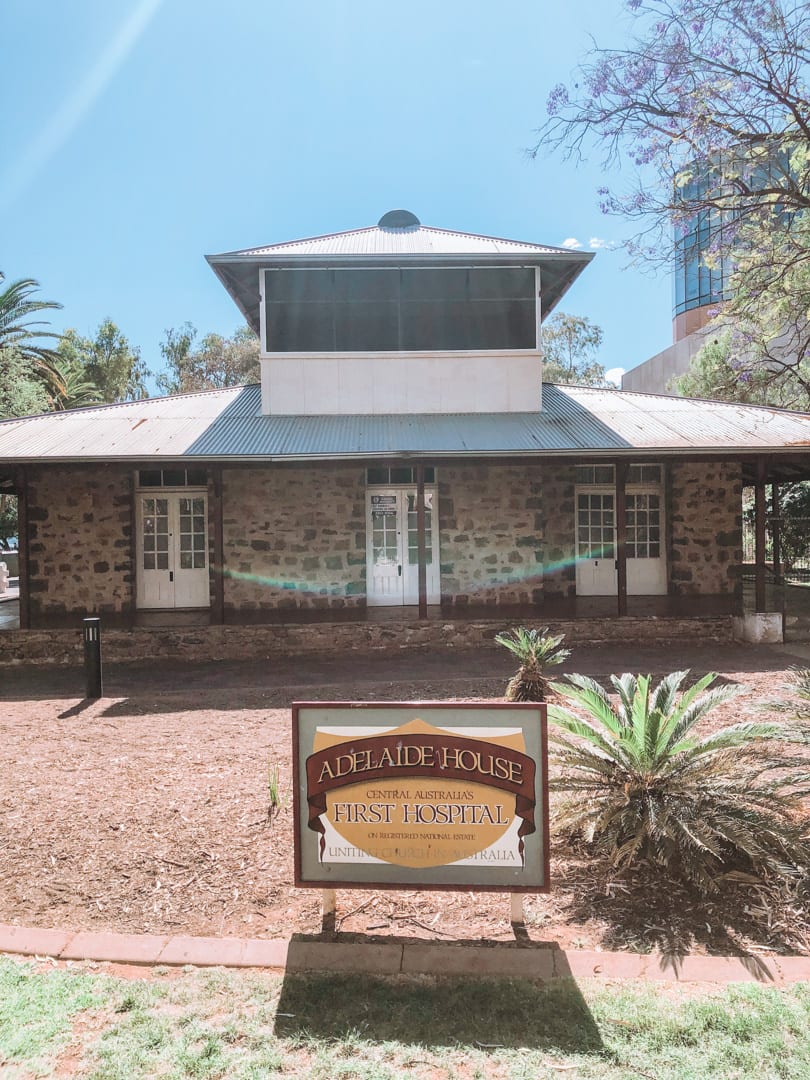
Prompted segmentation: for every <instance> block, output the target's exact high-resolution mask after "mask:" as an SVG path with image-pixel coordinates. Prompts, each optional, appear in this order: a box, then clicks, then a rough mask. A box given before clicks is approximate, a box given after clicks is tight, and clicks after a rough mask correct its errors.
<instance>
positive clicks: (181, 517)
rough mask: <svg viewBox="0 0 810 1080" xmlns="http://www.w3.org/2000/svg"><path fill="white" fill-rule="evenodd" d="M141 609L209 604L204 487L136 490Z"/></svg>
mask: <svg viewBox="0 0 810 1080" xmlns="http://www.w3.org/2000/svg"><path fill="white" fill-rule="evenodd" d="M137 498H138V526H137V527H138V552H137V557H138V582H137V586H138V593H137V595H138V607H139V608H196V607H208V606H209V604H210V589H209V582H208V507H207V497H206V494H205V492H204V491H193V490H188V489H185V490H183V491H165V490H152V491H150V492H149V493H148V494H147V493H146V492H139V493H138V497H137Z"/></svg>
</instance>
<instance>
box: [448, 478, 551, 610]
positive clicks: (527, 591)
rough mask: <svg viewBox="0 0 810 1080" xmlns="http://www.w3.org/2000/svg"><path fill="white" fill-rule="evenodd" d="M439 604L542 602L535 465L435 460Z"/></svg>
mask: <svg viewBox="0 0 810 1080" xmlns="http://www.w3.org/2000/svg"><path fill="white" fill-rule="evenodd" d="M438 481H439V545H440V557H441V594H442V603H443V604H450V605H457V606H462V605H473V606H475V605H478V604H486V605H493V604H539V603H541V602H542V595H543V589H542V573H543V566H542V560H543V551H542V535H543V534H542V530H543V521H542V505H543V480H542V466H541V465H539V464H537V463H527V464H526V465H457V466H453V465H451V466H442V468H441V469H440V470H439V473H438Z"/></svg>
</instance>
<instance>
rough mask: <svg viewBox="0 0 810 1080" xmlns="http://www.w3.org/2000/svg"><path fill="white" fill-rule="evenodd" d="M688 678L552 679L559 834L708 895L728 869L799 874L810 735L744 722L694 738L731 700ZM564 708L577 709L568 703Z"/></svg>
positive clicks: (809, 829)
mask: <svg viewBox="0 0 810 1080" xmlns="http://www.w3.org/2000/svg"><path fill="white" fill-rule="evenodd" d="M687 675H688V672H685V671H676V672H673V673H672V674H670V675H667V676H666V677H665V678H664V679H662V680H661V682H660V683H659V684H658V685H657V686H655V687H653V686H652V685H651V678H650V676H648V675H638V676H636V675H622V676H621V677H620V678H617V677H616V676H615V675H614V676H611V683H612V690H613V694H614V698H613V699H612V698H611V695H610V694H608V692H607V691H606V690H605V689H604V688H603V687H602V686H600V684H599V683H597V682H596V681H595V680H593V679H589V678H587V677H585V676H583V675H571V676H569V677H568V685H565V684H558V683H555V684H553V689H554V690H555V691H557V693H558V694H559V695H560V697H561V698H563V699H564V700H565V701H566V702H567V704H566V705H560V704H556V703H554V704H551V705H549V719H550V721H551V723H552V729H551V731H550V733H549V741H550V742H551V744H552V747H553V749H554V751H555V756H556V758H557V761H558V762H559V764H560V766H561V773H560V775H559V776H557V778H556V779H555V780H554V781H553V782H552V784H551V785H550V786H551V789H553V790H555V791H557V792H559V793H560V794H561V796H562V801H561V804H560V805H558V806H557V809H556V812H555V822H556V826H557V828H559V829H560V830H561V831H562V832H564V833H567V834H569V835H575V836H580V837H582V838H583V839H584V840H585V841H586V842H587V843H588V844H591V845H593V847H594V849H595V850H597V851H599V852H600V853H602V854H605V855H607V856H608V857H609V858H610V860H611V861H612V863H613V864H614V866H616V867H624V866H627V867H630V866H633V865H634V864H636V863H638V862H641V861H645V862H647V863H650V864H652V865H653V866H656V867H659V868H660V869H661V870H662V871H664V872H666V873H667V874H669V875H671V876H672V877H673V878H676V879H677V878H680V879H683V880H686V881H687V882H689V883H690V884H692V885H693V886H695V887H696V888H697V889H698V890H699V891H701V892H712V891H714V890H715V889H716V888H717V885H718V882H719V880H720V878H721V877H722V876H723V875H724V874H727V873H729V872H732V871H736V872H743V873H748V874H754V875H757V876H760V877H767V876H768V875H776V876H780V877H783V878H794V879H800V878H801V877H802V876H803V875H804V874H805V873H806V871H807V867H808V863H809V862H810V821H808V813H807V809H808V808H807V797H808V793H810V773H808V764H810V762H808V754H807V745H808V731H807V729H806V727H804V726H803V725H801V724H800V723H798V722H796V723H791V724H785V723H777V722H774V721H762V722H756V723H754V722H751V721H743V722H741V723H738V724H734V725H732V726H728V727H720V728H719V729H717V730H715V731H714V732H712V733H711V734H708V735H702V736H700V735H697V734H696V733H695V728H696V726H697V725H698V724H699V723H700V722H701V721H702V720H703V719H704V718H705V717H706V716H707V715H708V714H709V713H710V712H711V711H712V710H713V709H714V708H715V707H716V706H718V705H720V704H721V703H722V702H725V701H728V700H729V699H730V698H731V697H733V696H734V694H735V693H736V690H737V688H736V687H733V686H721V687H714V688H712V689H710V687H711V685H712V683H713V682H714V680H715V678H716V676H715V675H714V674H709V675H706V676H704V677H703V678H702V679H700V680H699V681H698V682H696V683H695V684H694V685H693V686H691V687H689V689H687V690H685V691H683V692H682V693H681V692H680V689H681V686H682V684H683V683H684V680H685V679H686V676H687ZM569 706H573V707H574V708H571V707H569Z"/></svg>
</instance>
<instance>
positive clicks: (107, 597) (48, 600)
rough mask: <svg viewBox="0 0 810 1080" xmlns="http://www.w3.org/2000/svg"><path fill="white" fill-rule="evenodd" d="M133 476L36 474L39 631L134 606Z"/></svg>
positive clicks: (112, 470)
mask: <svg viewBox="0 0 810 1080" xmlns="http://www.w3.org/2000/svg"><path fill="white" fill-rule="evenodd" d="M132 485H133V477H132V471H131V470H130V469H126V468H124V467H118V466H98V465H94V466H88V467H87V468H83V467H79V468H75V467H74V468H70V469H68V468H62V467H59V466H49V467H48V468H41V469H31V470H30V472H29V490H28V523H29V525H28V540H29V543H28V552H29V557H30V561H29V575H30V581H29V586H28V587H29V594H30V608H31V620H32V623H33V625H37V624H38V623H43V622H45V623H47V622H49V621H53V620H54V619H58V618H59V617H60V616H64V617H68V616H70V617H77V616H81V615H87V614H101V615H107V616H116V615H117V616H123V615H124V614H125V613H129V611H130V610H131V608H132V601H133V590H134V566H133V564H132Z"/></svg>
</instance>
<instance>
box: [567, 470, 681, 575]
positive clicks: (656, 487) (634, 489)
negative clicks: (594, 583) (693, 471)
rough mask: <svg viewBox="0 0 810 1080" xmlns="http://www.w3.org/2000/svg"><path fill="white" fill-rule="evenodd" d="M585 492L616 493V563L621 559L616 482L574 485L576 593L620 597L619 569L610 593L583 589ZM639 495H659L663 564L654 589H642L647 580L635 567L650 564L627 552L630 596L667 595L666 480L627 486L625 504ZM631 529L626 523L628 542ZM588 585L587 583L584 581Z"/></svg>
mask: <svg viewBox="0 0 810 1080" xmlns="http://www.w3.org/2000/svg"><path fill="white" fill-rule="evenodd" d="M580 494H583V495H589V494H594V495H612V496H613V562H614V566H615V563H616V562H617V560H618V535H617V525H618V517H617V503H618V495H617V489H616V485H615V483H614V484H577V485H576V486H575V488H574V557H575V568H576V595H577V596H617V595H618V589H619V584H618V569H614V571H613V575H614V576H613V587H612V589H611V590H610V591H606V592H587V591H583V590H582V589H581V588H580V582H581V573H580V566H581V565H582V564H583V562H587V561H589V560H580V557H579V496H580ZM636 495H655V496H657V497H658V500H659V503H658V513H659V529H660V535H659V540H658V542H659V545H660V547H659V555H658V558H657V559H656V562H658V563H659V566H660V572H659V574H658V580H657V581H656V582H655V587H654V588H653V589H652V590H650V589H649V588H642V586H643V585H644V582H643V581H641V580H639V578H640V575H639V574H638V573H634V570H636V571H640V570H642V569H646V567H647V566H648V565H649V563H648V561H647V559H638V558H636V557H635V556H631V555H629V554H628V555H627V559H626V561H627V594H628V596H665V595H666V594H667V591H668V561H669V560H668V548H667V542H666V536H667V507H666V498H665V480H664V478H663V475H662V482H661V483H660V484H655V483H652V482H649V481H647V482H642V483H636V484H627V486H626V487H625V504H626V503H627V501H628V500H629V499H630V497H631V496H636ZM626 514H627V507H625V515H626ZM627 533H628V529H627V526H625V540H626V541H627V539H628V537H627ZM583 584H584V583H583Z"/></svg>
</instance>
